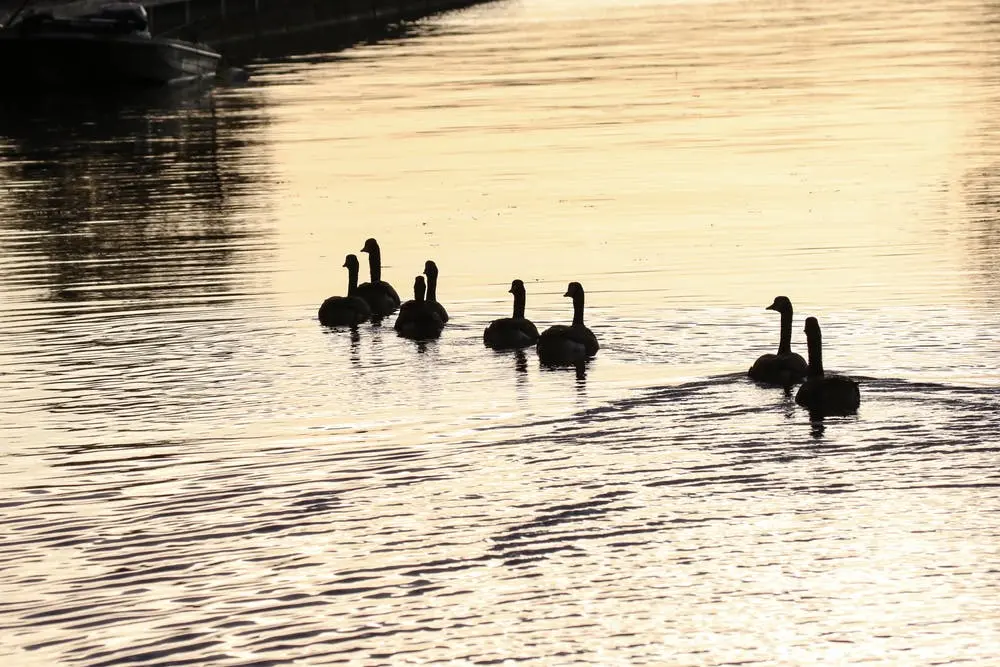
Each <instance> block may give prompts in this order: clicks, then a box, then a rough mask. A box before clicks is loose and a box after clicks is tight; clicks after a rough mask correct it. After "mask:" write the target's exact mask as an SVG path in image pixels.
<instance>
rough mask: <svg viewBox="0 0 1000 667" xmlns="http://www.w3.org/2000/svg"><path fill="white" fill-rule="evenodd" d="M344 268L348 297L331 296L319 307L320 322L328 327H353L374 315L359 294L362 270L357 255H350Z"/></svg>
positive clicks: (345, 261)
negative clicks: (359, 273) (359, 275)
mask: <svg viewBox="0 0 1000 667" xmlns="http://www.w3.org/2000/svg"><path fill="white" fill-rule="evenodd" d="M344 268H346V269H347V296H331V297H330V298H329V299H327V300H325V301H324V302H323V304H322V305H321V306H320V307H319V321H320V323H321V324H323V325H325V326H328V327H343V326H347V327H353V326H356V325H358V324H361V323H362V322H367V321H368V318H369V317H371V314H372V311H371V308H369V307H368V303H367V302H366V301H365V300H364V299H362V298H361V297H359V296H358V294H357V292H358V272H359V271H360V269H361V265H360V264H359V263H358V257H357V255H348V256H347V258H346V259H345V260H344Z"/></svg>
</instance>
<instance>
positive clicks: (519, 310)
mask: <svg viewBox="0 0 1000 667" xmlns="http://www.w3.org/2000/svg"><path fill="white" fill-rule="evenodd" d="M525 301H526V299H525V296H524V292H515V293H514V319H515V320H523V319H524V304H525Z"/></svg>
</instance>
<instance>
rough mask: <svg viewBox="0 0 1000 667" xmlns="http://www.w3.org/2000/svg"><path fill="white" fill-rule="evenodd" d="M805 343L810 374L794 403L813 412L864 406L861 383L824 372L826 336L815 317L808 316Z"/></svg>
mask: <svg viewBox="0 0 1000 667" xmlns="http://www.w3.org/2000/svg"><path fill="white" fill-rule="evenodd" d="M805 331H806V342H807V343H808V345H809V375H808V377H807V378H806V381H805V382H804V383H802V386H801V387H799V391H798V393H797V394H795V402H796V403H798V404H799V405H801V406H802V407H804V408H808V409H809V412H810V414H813V413H815V414H818V415H822V416H825V415H849V414H854V413H855V412H857V409H858V406H859V405H861V392H860V391H859V390H858V383H857V382H855V381H854V380H851V379H850V378H846V377H841V376H839V375H826V374H824V373H823V337H822V334H821V333H820V330H819V322H818V321H817V320H816V318H815V317H807V318H806V328H805Z"/></svg>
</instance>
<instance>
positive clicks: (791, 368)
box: [747, 296, 809, 387]
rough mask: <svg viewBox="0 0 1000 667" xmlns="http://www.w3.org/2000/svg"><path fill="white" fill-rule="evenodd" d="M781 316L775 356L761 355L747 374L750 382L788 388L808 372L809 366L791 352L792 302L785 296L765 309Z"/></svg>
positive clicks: (776, 299)
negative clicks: (779, 335) (779, 334)
mask: <svg viewBox="0 0 1000 667" xmlns="http://www.w3.org/2000/svg"><path fill="white" fill-rule="evenodd" d="M767 310H774V311H777V312H778V313H780V314H781V338H780V339H779V341H778V353H777V354H764V355H761V356H760V357H759V358H758V359H757V361H755V362H754V364H753V366H751V367H750V370H749V371H748V372H747V374H748V375H749V376H750V379H751V380H754V381H755V382H761V383H764V384H774V385H780V386H783V387H788V386H790V385H793V384H797V383H799V382H801V381H802V380H803V379H804V378H805V376H806V373H807V372H808V370H809V364H807V363H806V360H805V359H803V358H802V356H801V355H798V354H795V353H794V352H792V302H791V301H790V300H789V298H788V297H787V296H778V297H775V298H774V303H772V304H771V305H770V306H768V307H767Z"/></svg>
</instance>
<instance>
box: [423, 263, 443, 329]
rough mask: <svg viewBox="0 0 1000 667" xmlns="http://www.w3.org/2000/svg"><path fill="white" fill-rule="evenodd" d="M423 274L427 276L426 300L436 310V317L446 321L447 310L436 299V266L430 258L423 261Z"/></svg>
mask: <svg viewBox="0 0 1000 667" xmlns="http://www.w3.org/2000/svg"><path fill="white" fill-rule="evenodd" d="M424 275H425V276H427V302H428V303H430V304H432V307H433V308H434V310H436V311H437V314H438V317H440V318H441V321H442V322H444V323H445V324H447V323H448V311H447V310H445V309H444V306H442V305H441V304H440V303H438V300H437V284H438V267H437V264H435V263H434V262H432V261H431V260H427V261H426V262H424Z"/></svg>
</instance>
